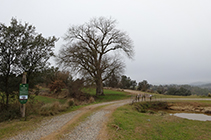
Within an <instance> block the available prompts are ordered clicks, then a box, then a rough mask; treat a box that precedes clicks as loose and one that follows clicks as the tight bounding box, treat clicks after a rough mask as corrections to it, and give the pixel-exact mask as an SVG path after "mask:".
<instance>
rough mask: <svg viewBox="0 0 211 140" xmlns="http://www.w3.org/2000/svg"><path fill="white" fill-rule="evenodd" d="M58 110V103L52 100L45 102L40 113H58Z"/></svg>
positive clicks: (47, 114) (45, 114)
mask: <svg viewBox="0 0 211 140" xmlns="http://www.w3.org/2000/svg"><path fill="white" fill-rule="evenodd" d="M59 110H60V103H59V102H54V103H52V104H45V105H44V106H42V107H41V109H40V114H41V115H44V116H50V115H55V114H58V113H59Z"/></svg>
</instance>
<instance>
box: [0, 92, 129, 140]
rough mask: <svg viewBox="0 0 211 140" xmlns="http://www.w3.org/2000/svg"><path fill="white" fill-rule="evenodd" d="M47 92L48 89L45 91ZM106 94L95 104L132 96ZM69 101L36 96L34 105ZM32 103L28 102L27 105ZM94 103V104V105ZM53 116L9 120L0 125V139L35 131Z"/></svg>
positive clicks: (121, 93)
mask: <svg viewBox="0 0 211 140" xmlns="http://www.w3.org/2000/svg"><path fill="white" fill-rule="evenodd" d="M43 90H46V89H43ZM89 92H90V94H91V95H95V89H89ZM104 93H105V95H106V96H100V97H96V100H95V102H94V103H101V102H107V101H113V100H121V99H126V98H128V97H130V95H128V94H127V93H125V92H120V91H112V90H104ZM66 101H67V99H56V98H51V97H46V96H36V97H35V100H34V103H36V104H40V106H41V104H43V103H44V104H54V103H55V102H59V103H61V104H62V105H63V104H65V102H66ZM29 102H30V101H28V102H27V104H28V103H29ZM94 103H92V104H94ZM87 105H90V104H86V105H79V106H71V107H69V108H68V109H67V110H65V111H63V112H59V113H58V114H55V115H61V114H64V113H68V112H71V111H74V110H77V109H79V108H81V107H84V106H87ZM40 106H39V107H38V108H37V107H36V106H35V107H34V108H37V109H39V108H40ZM28 108H29V106H28V107H27V105H26V109H28ZM26 115H29V114H26ZM51 117H52V116H47V117H43V116H41V115H38V114H30V115H29V116H27V117H26V121H24V120H25V118H21V119H14V120H9V121H5V122H1V123H0V139H3V138H6V137H11V136H14V135H16V134H18V133H20V132H23V131H25V130H33V129H35V128H36V127H37V124H38V123H39V122H40V121H41V120H43V119H50V118H51Z"/></svg>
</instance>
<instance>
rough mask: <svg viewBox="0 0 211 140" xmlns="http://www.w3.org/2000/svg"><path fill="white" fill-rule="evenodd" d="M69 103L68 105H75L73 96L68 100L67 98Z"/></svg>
mask: <svg viewBox="0 0 211 140" xmlns="http://www.w3.org/2000/svg"><path fill="white" fill-rule="evenodd" d="M67 104H68V106H74V105H75V103H74V99H73V98H71V99H68V100H67Z"/></svg>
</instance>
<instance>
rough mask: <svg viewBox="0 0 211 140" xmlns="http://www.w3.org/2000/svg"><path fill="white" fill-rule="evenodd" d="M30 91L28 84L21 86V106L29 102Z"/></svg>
mask: <svg viewBox="0 0 211 140" xmlns="http://www.w3.org/2000/svg"><path fill="white" fill-rule="evenodd" d="M28 90H29V85H28V84H20V86H19V102H20V103H21V104H25V103H26V102H27V100H28Z"/></svg>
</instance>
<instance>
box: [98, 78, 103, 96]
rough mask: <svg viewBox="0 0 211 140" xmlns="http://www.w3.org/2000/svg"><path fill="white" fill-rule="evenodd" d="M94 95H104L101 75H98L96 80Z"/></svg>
mask: <svg viewBox="0 0 211 140" xmlns="http://www.w3.org/2000/svg"><path fill="white" fill-rule="evenodd" d="M96 95H97V96H101V95H105V94H104V93H103V81H102V78H101V76H100V77H98V79H97V80H96Z"/></svg>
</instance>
